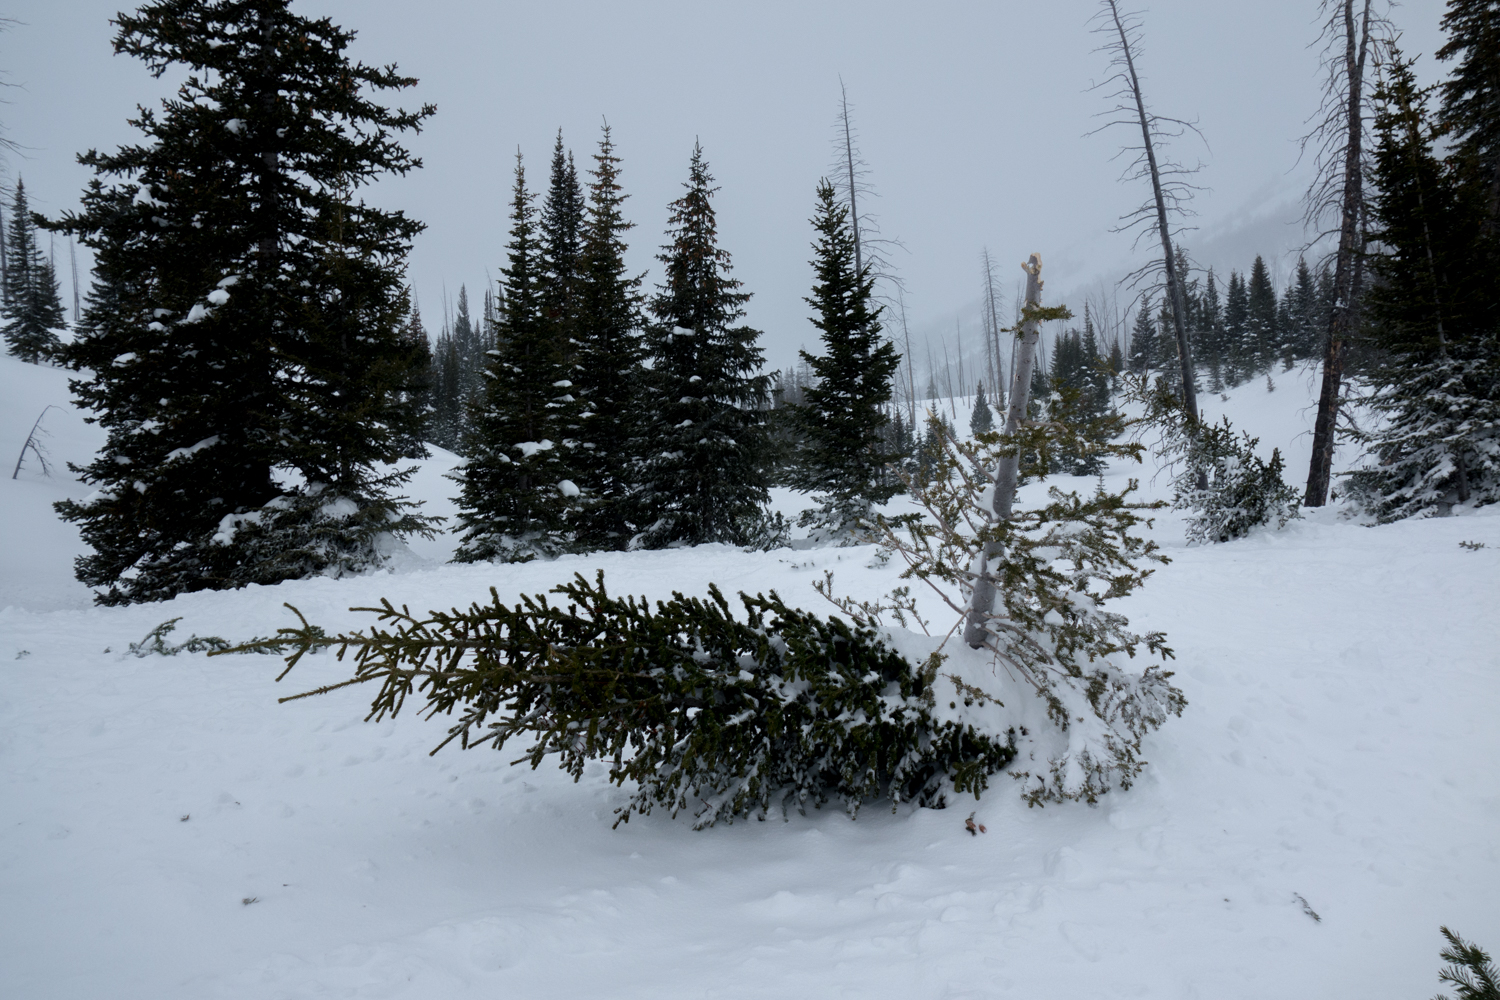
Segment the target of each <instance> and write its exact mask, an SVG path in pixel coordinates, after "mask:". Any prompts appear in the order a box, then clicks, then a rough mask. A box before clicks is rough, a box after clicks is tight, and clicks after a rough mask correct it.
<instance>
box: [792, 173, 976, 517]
mask: <svg viewBox="0 0 1500 1000" xmlns="http://www.w3.org/2000/svg"><path fill="white" fill-rule="evenodd" d="M812 225H813V229H814V230H815V231H816V232H817V239H816V240H815V241H814V242H813V255H814V259H813V261H812V266H813V272H814V274H815V276H816V280H815V283H814V284H813V294H812V296H811V297H809V298H807V299H806V300H805V301H806V302H807V304H808V305H810V306H812V307H813V309H814V310H815V311H816V315H815V316H813V317H812V324H813V326H815V327H817V328H818V331H819V334H820V336H821V339H822V342H823V352H822V353H821V354H819V355H817V356H814V355H811V354H808V353H807V352H806V351H802V352H800V353H801V356H802V359H803V360H804V361H806V362H807V364H808V366H809V367H811V368H812V371H813V376H814V378H813V383H812V384H811V385H810V386H808V387H807V391H806V402H805V403H803V405H801V406H799V407H797V409H796V414H797V424H798V426H799V428H800V429H801V431H802V438H803V448H802V461H801V463H800V466H799V469H798V475H797V477H796V478H795V479H794V481H793V482H794V485H796V486H797V487H799V488H800V489H802V490H804V491H806V492H809V493H812V494H813V495H814V499H815V500H816V502H817V504H818V506H817V507H816V508H814V509H812V510H808V511H804V512H803V514H802V517H801V518H800V519H799V523H800V524H801V525H802V526H803V527H812V528H814V529H815V530H814V533H815V535H817V536H819V537H826V538H829V539H837V540H839V541H842V542H852V541H854V540H855V539H856V538H857V537H858V535H857V533H858V532H859V530H860V528H861V525H865V524H868V523H869V520H870V517H871V508H872V507H873V505H875V504H878V503H884V502H885V501H886V500H889V499H890V498H891V496H892V495H893V494H895V492H896V491H897V489H898V488H899V487H898V485H897V483H896V482H895V480H894V478H893V477H891V476H889V475H888V474H887V473H886V465H887V464H888V463H889V462H891V461H892V460H893V459H894V458H895V455H893V454H892V453H891V451H890V449H889V448H888V446H887V441H886V436H885V428H886V424H887V423H889V417H887V416H886V412H885V407H886V404H887V403H889V402H890V400H891V379H892V378H893V377H894V376H895V373H896V369H897V368H898V367H900V365H901V356H900V355H899V354H897V353H896V348H895V347H894V345H892V344H891V343H890V341H888V340H886V339H885V338H883V337H881V335H880V332H881V326H880V307H879V306H875V305H874V304H873V303H872V302H871V296H872V294H873V293H874V289H875V279H874V277H873V275H872V274H871V273H870V266H869V265H866V266H865V268H864V270H863V271H862V272H861V271H858V270H856V265H855V260H854V233H853V230H852V228H851V227H850V223H849V209H848V207H847V206H846V205H843V204H841V203H840V202H839V201H837V200H836V198H835V196H834V189H833V185H832V184H830V183H829V182H828V181H827V180H823V181H820V182H819V183H818V207H817V211H816V213H815V214H814V216H813V218H812ZM987 409H988V408H986V410H987Z"/></svg>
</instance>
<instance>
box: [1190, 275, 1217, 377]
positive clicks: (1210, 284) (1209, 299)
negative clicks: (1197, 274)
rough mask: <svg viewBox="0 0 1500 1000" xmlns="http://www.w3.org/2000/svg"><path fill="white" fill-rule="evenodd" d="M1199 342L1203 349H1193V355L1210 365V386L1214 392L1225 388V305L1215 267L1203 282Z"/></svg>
mask: <svg viewBox="0 0 1500 1000" xmlns="http://www.w3.org/2000/svg"><path fill="white" fill-rule="evenodd" d="M1198 324H1199V325H1198V331H1197V337H1198V343H1200V344H1202V349H1201V350H1199V349H1197V348H1195V349H1194V351H1193V357H1194V358H1195V359H1197V360H1198V361H1199V362H1200V363H1202V364H1204V365H1206V366H1207V367H1208V372H1209V388H1210V389H1211V390H1213V391H1214V392H1222V391H1223V389H1224V307H1223V306H1222V304H1221V303H1220V301H1219V283H1218V280H1217V279H1216V278H1215V277H1214V269H1213V268H1209V269H1208V275H1207V277H1206V278H1205V280H1204V283H1203V299H1202V306H1201V308H1200V309H1199V313H1198Z"/></svg>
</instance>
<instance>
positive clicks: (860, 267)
mask: <svg viewBox="0 0 1500 1000" xmlns="http://www.w3.org/2000/svg"><path fill="white" fill-rule="evenodd" d="M839 120H840V122H841V124H842V125H843V126H844V162H845V163H846V165H847V166H848V168H849V225H850V226H851V227H852V230H853V233H854V273H855V274H856V275H858V276H859V277H861V278H863V277H864V273H865V261H864V254H863V247H862V246H861V245H860V240H859V203H858V202H857V201H856V200H855V196H854V195H855V183H854V136H853V135H852V134H851V132H850V130H849V91H847V90H846V89H844V82H843V81H842V80H840V81H839Z"/></svg>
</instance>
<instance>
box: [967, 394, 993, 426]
mask: <svg viewBox="0 0 1500 1000" xmlns="http://www.w3.org/2000/svg"><path fill="white" fill-rule="evenodd" d="M994 429H995V414H994V413H993V412H992V411H991V410H990V401H989V400H988V399H986V398H985V395H984V383H983V382H981V383H979V387H978V388H977V389H976V390H975V391H974V412H973V413H972V414H971V415H970V416H969V433H970V434H987V433H989V432H990V431H992V430H994Z"/></svg>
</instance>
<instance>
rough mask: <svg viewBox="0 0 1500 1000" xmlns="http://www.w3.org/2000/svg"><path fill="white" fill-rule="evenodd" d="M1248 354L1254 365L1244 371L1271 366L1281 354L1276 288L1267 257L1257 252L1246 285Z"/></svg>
mask: <svg viewBox="0 0 1500 1000" xmlns="http://www.w3.org/2000/svg"><path fill="white" fill-rule="evenodd" d="M1245 322H1246V332H1245V336H1246V348H1245V354H1246V356H1247V359H1248V360H1249V361H1250V363H1251V366H1252V367H1251V369H1250V370H1249V371H1247V372H1246V373H1245V374H1246V375H1247V376H1248V375H1259V374H1260V373H1261V372H1262V371H1264V370H1266V369H1268V368H1270V367H1271V364H1272V363H1273V362H1274V360H1275V359H1276V357H1277V356H1278V354H1279V353H1280V352H1279V351H1278V350H1277V347H1278V344H1277V331H1276V289H1275V287H1274V286H1272V284H1271V272H1270V270H1269V269H1268V268H1267V267H1266V262H1265V260H1264V259H1263V258H1262V257H1261V256H1260V255H1259V254H1257V255H1256V257H1255V261H1254V263H1252V264H1251V265H1250V281H1249V283H1248V285H1247V286H1246V288H1245Z"/></svg>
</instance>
